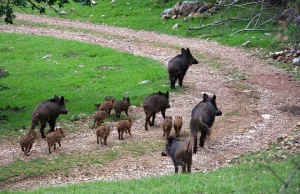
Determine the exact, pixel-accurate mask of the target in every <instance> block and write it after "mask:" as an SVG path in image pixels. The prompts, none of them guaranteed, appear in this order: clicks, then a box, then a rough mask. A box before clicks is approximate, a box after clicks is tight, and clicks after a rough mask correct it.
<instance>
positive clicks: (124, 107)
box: [114, 97, 131, 118]
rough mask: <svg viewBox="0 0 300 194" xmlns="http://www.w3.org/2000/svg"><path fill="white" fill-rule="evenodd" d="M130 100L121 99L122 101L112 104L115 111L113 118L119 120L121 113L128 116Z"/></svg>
mask: <svg viewBox="0 0 300 194" xmlns="http://www.w3.org/2000/svg"><path fill="white" fill-rule="evenodd" d="M130 105H131V104H130V99H129V98H125V97H124V98H123V100H118V101H116V102H115V103H114V110H115V118H116V117H117V118H120V115H121V112H123V111H125V113H126V115H127V116H129V115H128V109H129V106H130Z"/></svg>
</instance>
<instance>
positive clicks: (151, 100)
mask: <svg viewBox="0 0 300 194" xmlns="http://www.w3.org/2000/svg"><path fill="white" fill-rule="evenodd" d="M143 108H144V112H145V114H146V118H145V130H146V131H148V123H149V125H150V126H154V121H155V114H156V113H158V112H161V114H162V116H163V118H164V119H165V118H166V115H165V114H166V109H167V108H170V104H169V91H167V92H166V93H163V92H161V91H159V92H158V93H153V94H150V95H148V96H147V97H146V98H145V100H144V103H143ZM151 117H152V122H151V121H150V120H151Z"/></svg>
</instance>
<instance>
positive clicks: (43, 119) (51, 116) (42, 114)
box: [31, 95, 68, 138]
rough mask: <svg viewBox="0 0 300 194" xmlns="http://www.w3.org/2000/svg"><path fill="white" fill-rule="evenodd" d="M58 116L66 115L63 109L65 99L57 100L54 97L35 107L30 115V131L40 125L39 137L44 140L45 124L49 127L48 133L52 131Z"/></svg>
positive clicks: (66, 112)
mask: <svg viewBox="0 0 300 194" xmlns="http://www.w3.org/2000/svg"><path fill="white" fill-rule="evenodd" d="M60 114H68V110H67V109H66V107H65V98H64V97H63V96H62V97H61V98H59V97H58V96H56V95H55V96H54V97H53V98H52V99H50V100H46V101H44V102H41V103H40V104H38V105H37V106H36V107H35V109H34V111H33V114H32V122H31V129H35V127H36V126H37V125H38V124H39V123H40V124H41V127H40V131H41V135H42V138H45V137H46V136H45V134H44V129H45V127H46V125H47V122H48V123H49V127H50V130H49V132H52V131H54V127H55V125H56V119H57V117H58V116H59V115H60Z"/></svg>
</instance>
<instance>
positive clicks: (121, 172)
mask: <svg viewBox="0 0 300 194" xmlns="http://www.w3.org/2000/svg"><path fill="white" fill-rule="evenodd" d="M17 19H18V20H23V21H26V22H28V25H6V24H1V25H0V32H9V33H22V34H32V35H43V36H53V37H57V38H62V39H70V40H78V41H82V42H88V43H92V44H99V45H101V46H106V47H111V48H114V49H116V50H119V51H123V52H129V53H132V54H134V55H140V56H146V57H149V58H152V59H155V60H158V61H160V62H162V63H163V64H164V65H167V62H168V61H169V60H170V59H171V58H172V57H174V56H175V55H177V54H178V53H179V52H180V48H181V47H184V48H187V47H189V48H190V49H191V52H192V54H193V55H194V56H195V57H196V58H197V59H198V61H200V64H198V65H193V66H191V68H190V69H189V70H188V72H187V74H186V77H185V79H184V82H183V85H184V92H183V93H181V94H175V93H173V92H171V94H170V99H171V108H170V109H168V110H167V115H171V116H176V115H182V116H183V121H184V126H183V131H184V132H185V133H187V134H188V133H189V120H190V114H191V110H192V108H193V107H194V106H195V105H196V104H197V103H198V102H199V101H201V99H202V94H203V92H207V93H211V94H216V96H217V103H218V107H219V108H220V109H221V110H222V112H223V113H224V114H225V115H223V116H221V117H218V118H217V120H216V122H215V125H214V126H213V128H212V135H211V137H210V139H209V140H208V141H207V143H206V145H205V147H204V149H201V150H200V151H199V152H198V153H197V154H196V155H194V156H193V168H192V171H193V172H196V171H199V170H200V171H206V170H210V169H216V168H219V167H222V166H224V165H226V164H227V163H228V161H230V160H231V159H232V158H234V157H237V156H240V155H242V154H246V153H251V152H256V151H259V150H263V149H265V148H267V146H268V144H269V142H270V141H274V140H275V139H276V137H278V136H280V135H282V134H287V133H289V132H290V131H292V130H293V129H296V128H297V127H296V123H297V122H299V115H298V114H292V113H291V112H290V111H289V110H290V109H289V108H291V107H296V109H297V108H299V110H300V84H299V81H297V80H294V79H293V78H291V77H290V76H289V75H288V74H287V73H286V72H285V71H283V70H280V69H276V68H274V67H273V66H271V65H270V64H269V63H268V61H265V60H263V59H260V58H258V57H256V56H255V53H249V52H246V51H245V50H243V49H241V48H233V47H228V46H223V45H220V44H218V43H215V42H210V41H205V40H200V39H195V38H182V37H177V36H170V35H164V34H157V33H155V32H148V31H136V30H131V29H127V28H119V27H112V26H107V25H97V24H92V23H86V22H78V21H70V20H66V19H61V18H50V17H45V16H40V15H39V16H35V15H25V14H17ZM34 23H42V24H43V26H44V27H38V26H35V25H30V24H34ZM208 64H219V65H220V66H221V68H213V67H212V66H210V65H208ZM235 75H243V76H244V79H234V76H235ZM241 86H248V89H243V88H244V87H241ZM284 108H285V109H284ZM283 110H285V111H283ZM130 112H131V113H132V114H135V115H137V119H136V120H135V122H134V124H133V130H132V131H133V137H130V138H128V139H129V140H128V141H133V140H143V139H149V140H151V139H153V140H157V139H159V140H161V141H163V139H162V131H161V129H160V126H159V125H160V123H161V121H162V117H161V116H160V115H158V118H157V120H156V123H155V127H150V128H149V131H148V132H146V131H145V130H144V129H143V124H144V118H145V116H144V113H143V111H142V109H141V107H132V108H131V110H130ZM226 113H227V114H226ZM230 113H239V115H235V114H230ZM226 115H227V116H226ZM81 127H82V128H83V129H86V130H82V131H79V132H77V133H72V134H70V135H69V136H67V137H66V139H65V140H64V142H65V143H64V145H63V149H61V150H59V152H57V154H61V153H74V152H76V151H78V150H80V151H84V152H86V151H90V152H93V151H95V150H97V149H98V148H97V145H96V144H95V139H94V134H93V132H92V131H91V130H89V129H88V128H89V125H88V123H87V122H83V123H81ZM86 131H88V132H86ZM75 138H76V139H80V140H81V141H82V143H76V144H75V143H74V141H75ZM188 138H190V137H188ZM116 139H117V132H116V131H113V132H112V135H111V137H110V139H109V142H110V143H109V144H110V146H111V147H114V146H120V142H119V141H118V140H116ZM83 144H84V146H82V145H83ZM0 157H1V158H4V160H2V161H1V162H0V165H5V164H7V163H9V162H11V161H13V160H14V159H16V158H21V159H22V160H30V159H32V158H33V157H50V156H49V155H48V154H46V152H45V147H44V142H43V140H39V141H38V142H37V145H36V146H35V147H34V148H33V150H32V154H31V156H30V157H29V158H24V157H23V156H22V154H21V152H20V149H19V147H18V144H17V142H10V143H6V144H3V145H1V151H0ZM86 171H88V172H89V173H86ZM86 171H85V173H82V172H80V171H78V170H77V171H76V169H74V172H73V173H71V174H70V175H69V177H64V176H59V177H55V176H43V177H33V178H30V180H29V179H21V180H14V181H13V182H7V183H3V184H1V183H0V186H2V187H3V188H10V189H11V188H13V189H24V188H35V187H39V186H48V185H58V184H66V183H77V182H85V181H92V180H119V179H131V178H140V177H145V176H157V175H164V174H170V173H173V171H174V168H173V166H172V162H171V160H170V159H169V158H166V157H161V156H160V153H159V152H157V153H153V154H150V155H146V156H143V157H137V158H133V157H129V156H128V157H125V158H122V159H121V160H117V161H113V162H111V163H108V164H107V165H104V166H102V167H101V168H95V169H87V170H86ZM87 174H88V175H87Z"/></svg>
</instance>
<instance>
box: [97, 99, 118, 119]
mask: <svg viewBox="0 0 300 194" xmlns="http://www.w3.org/2000/svg"><path fill="white" fill-rule="evenodd" d="M114 102H115V100H114V99H113V98H111V99H109V100H106V101H104V102H103V103H101V105H100V107H99V110H102V111H105V112H107V113H108V115H109V116H110V112H111V110H112V109H113V108H114Z"/></svg>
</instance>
